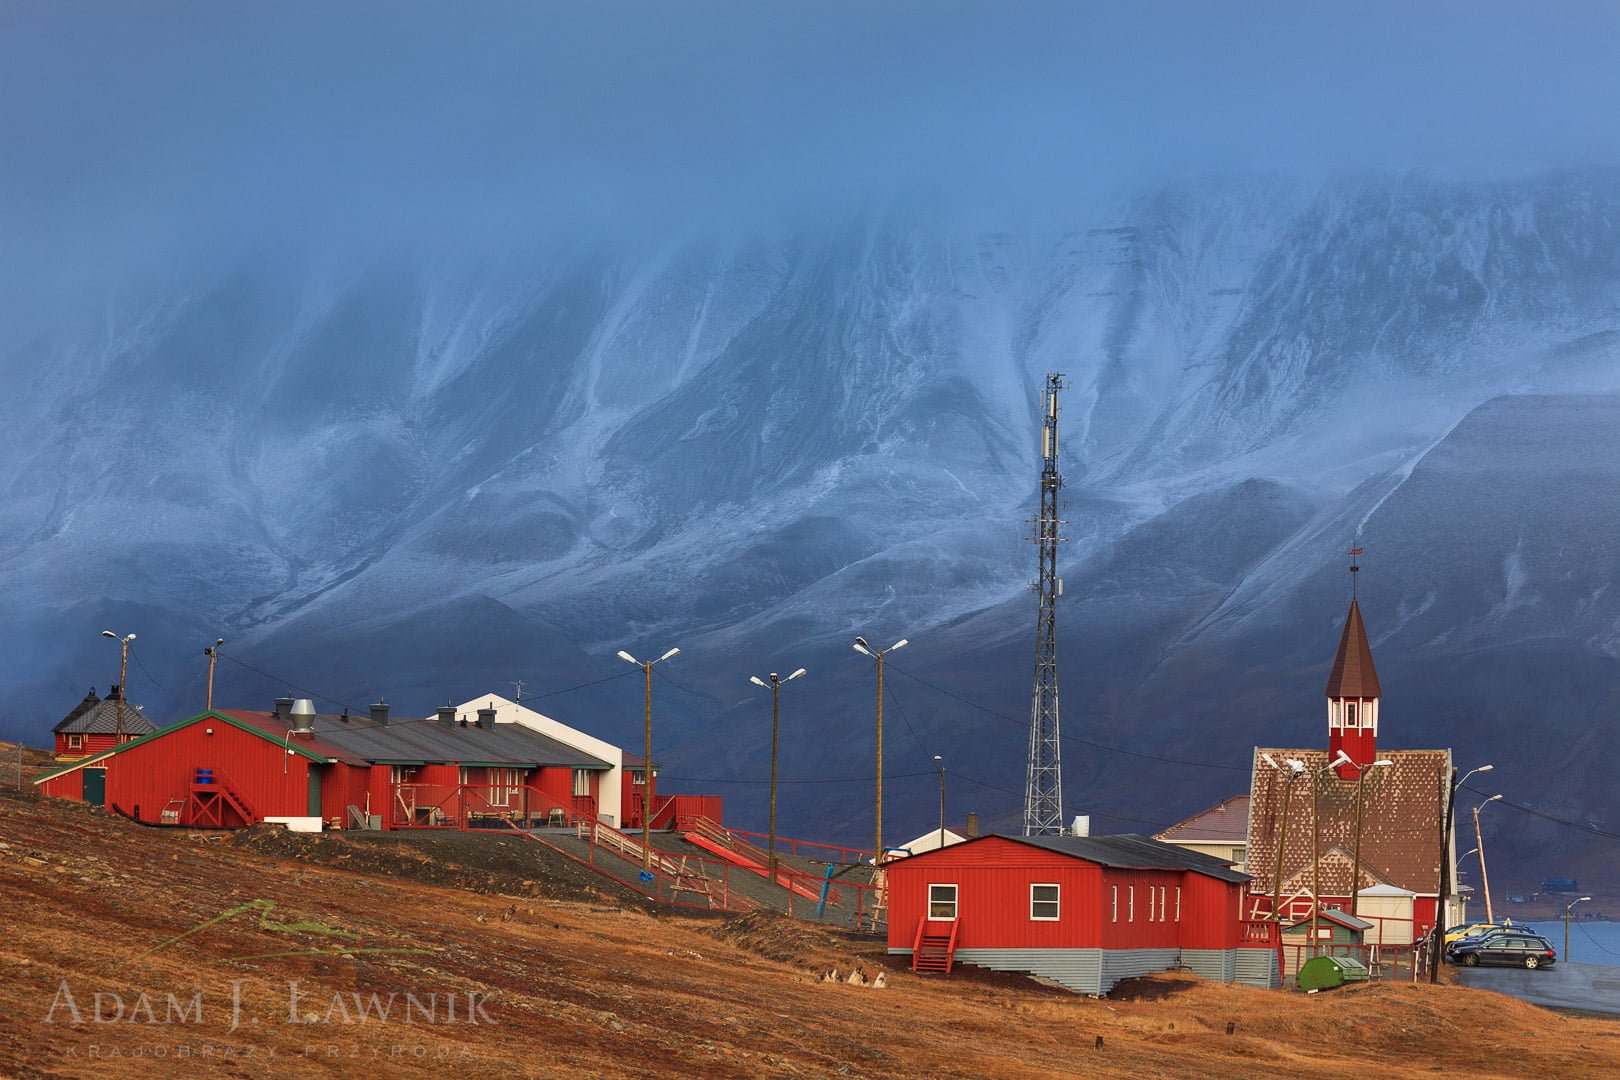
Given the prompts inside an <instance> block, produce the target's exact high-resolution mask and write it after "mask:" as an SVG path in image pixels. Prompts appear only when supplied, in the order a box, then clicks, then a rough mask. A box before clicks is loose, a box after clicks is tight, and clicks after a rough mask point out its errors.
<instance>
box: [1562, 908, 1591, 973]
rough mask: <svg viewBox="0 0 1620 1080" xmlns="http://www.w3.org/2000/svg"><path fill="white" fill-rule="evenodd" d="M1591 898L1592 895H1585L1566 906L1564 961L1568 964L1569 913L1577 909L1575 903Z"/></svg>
mask: <svg viewBox="0 0 1620 1080" xmlns="http://www.w3.org/2000/svg"><path fill="white" fill-rule="evenodd" d="M1590 899H1592V898H1591V897H1590V896H1583V897H1581V898H1580V900H1571V901H1570V902H1569V903H1568V904H1567V905H1566V906H1565V907H1564V963H1566V964H1567V963H1569V913H1570V912H1571V911H1573V910H1574V909H1575V905H1576V904H1578V903H1580V902H1581V900H1590Z"/></svg>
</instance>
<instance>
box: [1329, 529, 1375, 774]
mask: <svg viewBox="0 0 1620 1080" xmlns="http://www.w3.org/2000/svg"><path fill="white" fill-rule="evenodd" d="M1362 551H1363V549H1362V548H1352V549H1350V573H1351V578H1350V582H1351V586H1350V611H1349V613H1348V614H1347V615H1345V618H1344V631H1343V633H1341V634H1340V635H1339V651H1338V653H1337V654H1336V655H1335V656H1334V657H1333V670H1332V672H1330V673H1329V675H1328V681H1327V699H1328V703H1327V704H1328V760H1330V761H1333V760H1337V758H1338V756H1339V752H1340V751H1341V750H1342V751H1343V752H1344V754H1345V755H1346V756H1347V757H1349V759H1350V761H1351V762H1353V763H1354V764H1353V765H1340V766H1339V768H1338V773H1339V776H1340V777H1341V778H1342V779H1345V780H1354V779H1355V778H1356V776H1357V775H1358V773H1359V772H1360V769H1361V768H1365V767H1366V766H1367V765H1369V764H1370V763H1371V762H1372V761H1373V760H1374V759H1375V758H1376V757H1377V756H1378V753H1377V751H1378V698H1379V695H1380V690H1379V686H1378V669H1377V668H1376V667H1374V666H1373V655H1372V646H1371V645H1369V644H1368V643H1367V628H1366V626H1365V625H1363V623H1362V621H1361V603H1360V600H1359V598H1358V597H1357V596H1356V588H1355V582H1356V577H1355V575H1356V574H1357V573H1358V572H1359V571H1360V569H1361V567H1360V566H1358V565H1357V563H1356V558H1357V557H1358V556H1359V555H1361V553H1362ZM1358 766H1359V768H1358Z"/></svg>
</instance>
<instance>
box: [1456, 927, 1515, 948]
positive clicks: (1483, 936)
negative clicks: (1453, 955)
mask: <svg viewBox="0 0 1620 1080" xmlns="http://www.w3.org/2000/svg"><path fill="white" fill-rule="evenodd" d="M1536 933H1537V930H1536V928H1535V927H1533V926H1526V925H1525V924H1524V923H1518V924H1516V925H1514V926H1491V927H1487V928H1486V929H1484V930H1479V931H1476V932H1475V933H1472V934H1466V935H1464V936H1463V937H1460V938H1458V939H1457V940H1456V941H1453V942H1452V943H1451V946H1449V947H1455V946H1457V945H1461V944H1463V943H1464V942H1468V943H1470V944H1477V943H1479V942H1482V941H1491V940H1494V939H1495V938H1498V937H1501V936H1502V935H1503V934H1532V935H1533V934H1536Z"/></svg>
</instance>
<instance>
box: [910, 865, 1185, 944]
mask: <svg viewBox="0 0 1620 1080" xmlns="http://www.w3.org/2000/svg"><path fill="white" fill-rule="evenodd" d="M953 852H959V854H955V855H953V854H952V853H953ZM888 873H889V944H890V945H891V946H896V947H900V946H904V947H909V946H910V945H911V942H912V936H913V935H914V934H915V933H916V930H917V923H918V921H919V920H920V919H922V917H923V915H924V913H925V909H926V907H927V903H928V886H929V885H930V884H954V885H956V886H957V894H956V898H957V900H956V902H957V919H958V920H959V921H960V922H961V926H960V928H959V929H958V931H957V950H958V952H960V951H961V950H962V949H964V948H966V949H974V948H993V949H1026V948H1027V949H1085V948H1093V949H1094V948H1097V947H1099V946H1100V945H1101V944H1102V942H1101V940H1100V924H1101V920H1102V919H1103V918H1105V917H1106V914H1105V913H1104V912H1103V911H1101V910H1100V909H1099V906H1098V896H1099V894H1100V891H1101V890H1100V889H1099V881H1100V873H1101V870H1100V868H1099V867H1098V866H1097V865H1096V864H1095V863H1090V862H1086V861H1085V860H1083V859H1076V858H1074V857H1072V856H1069V855H1063V854H1059V853H1058V852H1054V851H1045V850H1042V849H1040V848H1035V847H1030V846H1029V845H1027V844H1020V843H1017V842H1016V841H1012V840H1006V839H1003V838H1000V837H989V838H986V839H984V840H979V841H976V842H974V843H971V844H958V845H953V846H950V847H947V848H943V849H939V850H936V851H934V852H929V853H927V854H925V855H919V856H916V857H914V858H912V859H901V860H898V861H897V862H894V863H892V864H890V865H889V868H888ZM1032 884H1055V885H1057V886H1058V887H1059V890H1060V891H1059V898H1058V919H1057V921H1055V922H1049V921H1036V920H1033V919H1031V918H1030V908H1029V887H1030V886H1031V885H1032ZM1104 903H1106V898H1105V899H1104ZM1172 944H1174V943H1173V942H1172Z"/></svg>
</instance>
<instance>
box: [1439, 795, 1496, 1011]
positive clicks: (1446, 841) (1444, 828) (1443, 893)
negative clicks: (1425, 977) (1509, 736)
mask: <svg viewBox="0 0 1620 1080" xmlns="http://www.w3.org/2000/svg"><path fill="white" fill-rule="evenodd" d="M1495 768H1496V766H1495V765H1481V766H1479V767H1478V768H1476V769H1469V770H1468V771H1467V772H1465V773H1463V775H1462V779H1461V780H1459V779H1457V771H1456V769H1452V773H1451V786H1450V787H1449V788H1448V789H1447V791H1446V812H1445V816H1444V819H1443V820H1442V822H1441V825H1440V891H1439V893H1438V895H1436V896H1435V898H1434V908H1435V911H1434V933H1432V934H1430V935H1429V981H1430V982H1431V983H1437V982H1439V981H1440V947H1441V942H1440V939H1441V938H1443V937H1444V936H1445V934H1444V933H1443V930H1444V925H1445V918H1444V907H1445V903H1446V901H1447V900H1449V899H1450V898H1451V878H1452V864H1451V836H1452V832H1453V830H1454V829H1455V827H1456V824H1457V789H1458V788H1460V787H1462V786H1463V783H1464V782H1465V781H1466V780H1467V779H1468V778H1469V777H1470V776H1473V775H1474V774H1475V773H1482V772H1490V771H1491V770H1493V769H1495Z"/></svg>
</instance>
